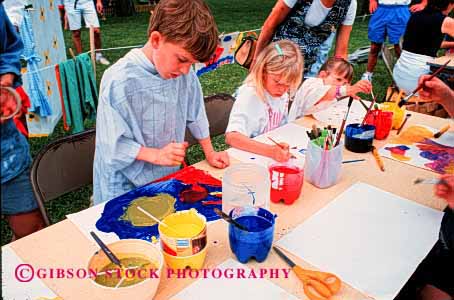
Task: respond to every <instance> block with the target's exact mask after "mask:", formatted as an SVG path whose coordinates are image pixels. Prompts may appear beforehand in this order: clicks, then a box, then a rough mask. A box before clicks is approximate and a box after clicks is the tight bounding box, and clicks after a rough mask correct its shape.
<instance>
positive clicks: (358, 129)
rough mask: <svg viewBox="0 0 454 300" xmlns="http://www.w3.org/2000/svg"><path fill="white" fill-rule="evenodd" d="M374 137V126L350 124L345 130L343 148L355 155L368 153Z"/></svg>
mask: <svg viewBox="0 0 454 300" xmlns="http://www.w3.org/2000/svg"><path fill="white" fill-rule="evenodd" d="M374 136H375V126H373V125H363V126H361V124H350V125H348V126H347V127H346V128H345V148H347V149H348V150H350V151H352V152H356V153H365V152H369V151H371V149H372V143H373V141H374Z"/></svg>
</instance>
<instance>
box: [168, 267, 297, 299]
mask: <svg viewBox="0 0 454 300" xmlns="http://www.w3.org/2000/svg"><path fill="white" fill-rule="evenodd" d="M217 268H218V269H222V270H225V269H233V270H237V269H243V270H245V274H248V271H249V270H250V268H248V267H247V266H246V265H243V264H240V263H239V262H237V261H235V260H233V259H231V258H229V259H227V260H226V261H225V262H223V263H222V264H220V265H219V266H217ZM257 273H258V271H257ZM170 299H171V300H213V299H216V300H232V299H260V300H268V299H269V300H296V299H298V298H297V297H295V296H293V295H292V294H290V293H288V292H287V291H285V290H284V289H282V288H281V287H279V286H277V285H276V284H274V283H273V282H271V281H270V280H269V279H266V278H262V279H258V278H257V279H253V278H250V279H243V278H238V279H227V278H225V277H221V278H219V279H215V278H200V279H198V280H197V281H196V282H194V283H193V284H191V285H190V286H188V287H187V288H185V289H184V290H182V291H181V292H179V293H178V294H176V295H175V296H173V297H171V298H170Z"/></svg>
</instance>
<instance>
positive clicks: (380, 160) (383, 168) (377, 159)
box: [372, 146, 385, 172]
mask: <svg viewBox="0 0 454 300" xmlns="http://www.w3.org/2000/svg"><path fill="white" fill-rule="evenodd" d="M372 154H373V155H374V158H375V161H376V162H377V165H378V167H379V168H380V170H381V171H382V172H385V165H384V164H383V160H382V159H381V156H380V154H378V150H377V148H375V146H372Z"/></svg>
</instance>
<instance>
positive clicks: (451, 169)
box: [445, 161, 454, 174]
mask: <svg viewBox="0 0 454 300" xmlns="http://www.w3.org/2000/svg"><path fill="white" fill-rule="evenodd" d="M445 172H446V174H454V162H452V161H451V162H450V163H449V164H448V165H447V166H446V167H445Z"/></svg>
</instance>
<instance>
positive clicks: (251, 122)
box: [226, 84, 288, 138]
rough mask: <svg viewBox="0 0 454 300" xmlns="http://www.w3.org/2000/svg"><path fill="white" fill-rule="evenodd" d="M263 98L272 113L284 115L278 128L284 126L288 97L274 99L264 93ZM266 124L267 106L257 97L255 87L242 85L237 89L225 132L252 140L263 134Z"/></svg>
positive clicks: (267, 116)
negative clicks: (236, 133) (237, 133)
mask: <svg viewBox="0 0 454 300" xmlns="http://www.w3.org/2000/svg"><path fill="white" fill-rule="evenodd" d="M265 98H266V101H267V103H268V104H269V106H270V107H271V109H272V110H273V112H280V113H282V114H283V115H284V117H283V118H282V120H281V124H280V126H282V125H284V124H286V123H287V116H288V113H287V107H288V106H287V105H286V104H287V101H288V95H287V94H284V95H283V96H282V97H279V98H274V97H271V95H269V94H268V93H266V92H265ZM268 122H269V114H268V106H267V105H266V104H265V103H264V102H263V100H262V99H260V98H259V97H258V96H257V93H256V89H255V87H253V86H248V85H246V84H243V85H242V86H241V87H240V88H239V89H238V94H237V97H236V101H235V103H234V104H233V107H232V111H231V112H230V118H229V124H228V125H227V129H226V132H232V131H236V132H239V133H242V134H244V135H245V136H248V137H251V138H252V137H256V136H258V135H260V134H262V133H264V132H265V128H266V126H267V125H268Z"/></svg>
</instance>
